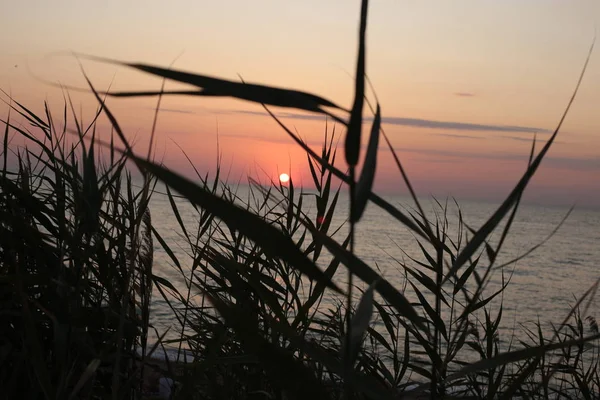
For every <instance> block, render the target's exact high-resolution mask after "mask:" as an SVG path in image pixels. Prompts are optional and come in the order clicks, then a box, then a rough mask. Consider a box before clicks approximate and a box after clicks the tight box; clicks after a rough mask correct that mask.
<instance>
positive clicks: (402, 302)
mask: <svg viewBox="0 0 600 400" xmlns="http://www.w3.org/2000/svg"><path fill="white" fill-rule="evenodd" d="M304 225H305V226H306V227H307V228H308V229H310V230H311V232H312V233H313V235H314V237H315V238H316V239H317V240H319V241H321V242H322V243H323V245H324V246H325V247H327V249H328V250H329V251H330V252H331V254H333V256H335V257H337V258H339V259H340V261H341V262H342V264H344V265H345V266H346V267H347V268H348V269H349V270H350V271H351V272H352V273H353V274H354V275H356V276H357V277H359V278H360V279H362V280H363V281H364V282H367V283H368V284H369V285H371V284H373V283H374V282H376V281H379V283H378V285H377V292H378V293H379V294H380V295H381V296H383V298H384V299H386V300H387V301H388V302H389V304H390V305H391V306H392V307H394V308H395V309H396V310H398V312H399V313H400V314H402V315H403V316H404V317H406V318H407V319H408V320H409V321H411V322H412V323H413V324H415V325H416V326H418V327H420V328H421V329H423V328H424V326H423V323H422V321H421V318H420V317H419V315H418V314H417V312H416V311H415V309H414V308H413V306H412V305H411V304H410V302H409V301H408V300H407V299H406V297H404V295H403V294H402V293H400V292H399V291H398V290H397V289H396V288H395V287H394V286H392V285H391V284H390V283H389V282H388V281H387V280H385V279H384V278H382V277H381V276H380V275H379V274H378V273H377V272H376V271H375V270H373V268H371V267H370V266H368V265H367V264H366V263H365V262H364V261H362V260H361V259H360V258H358V257H357V256H356V255H354V254H352V253H351V252H350V251H348V250H346V249H345V248H343V247H342V246H341V245H340V244H339V243H337V242H336V241H335V240H333V239H332V238H330V237H328V236H327V235H324V234H323V233H321V232H319V231H318V230H316V229H314V228H312V227H311V226H310V224H307V223H304Z"/></svg>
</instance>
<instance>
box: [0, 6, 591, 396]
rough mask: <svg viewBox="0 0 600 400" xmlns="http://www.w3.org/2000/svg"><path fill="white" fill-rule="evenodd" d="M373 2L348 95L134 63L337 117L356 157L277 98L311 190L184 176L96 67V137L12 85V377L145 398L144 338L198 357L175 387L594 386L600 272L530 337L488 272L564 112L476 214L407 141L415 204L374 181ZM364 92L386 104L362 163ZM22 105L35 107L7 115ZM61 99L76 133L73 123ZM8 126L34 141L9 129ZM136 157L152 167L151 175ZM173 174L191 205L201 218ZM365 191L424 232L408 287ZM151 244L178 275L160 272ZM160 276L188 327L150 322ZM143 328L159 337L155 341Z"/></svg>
mask: <svg viewBox="0 0 600 400" xmlns="http://www.w3.org/2000/svg"><path fill="white" fill-rule="evenodd" d="M366 3H367V2H366V1H363V5H362V11H361V26H360V34H359V42H360V45H359V51H358V61H357V70H356V87H355V98H354V103H353V107H352V109H351V110H344V109H342V108H341V107H338V106H336V105H335V104H333V103H332V102H330V101H328V100H325V99H322V98H320V97H318V96H315V95H311V94H308V93H303V92H297V91H290V90H285V89H277V88H272V87H265V86H260V85H252V84H247V83H243V82H242V83H238V82H232V81H224V80H220V79H215V78H209V77H205V76H201V75H195V74H187V73H182V72H178V71H174V70H170V69H162V68H158V67H154V66H149V65H144V64H122V65H125V66H127V67H131V68H136V69H138V70H141V71H145V72H147V73H151V74H154V75H157V76H160V77H162V78H164V79H170V80H175V81H178V82H184V83H188V84H190V85H192V86H195V87H196V89H194V90H190V91H189V92H178V93H177V94H180V95H181V94H187V95H197V96H231V97H236V98H239V99H242V100H247V101H252V102H256V103H259V104H262V105H263V106H264V107H265V109H266V110H267V111H269V113H270V110H269V108H267V107H268V106H280V107H291V108H295V109H299V110H303V111H310V112H316V113H322V114H325V115H327V116H328V117H329V118H331V119H333V120H334V121H336V124H338V126H342V127H343V128H344V135H345V136H344V139H345V146H344V156H345V160H346V163H347V165H348V168H349V169H348V173H344V172H342V171H340V170H339V169H337V168H336V167H334V159H335V158H336V150H335V149H334V148H332V143H333V134H331V133H329V138H327V133H328V132H326V138H325V141H324V146H323V149H322V152H321V153H320V154H319V153H316V152H314V151H313V150H312V149H310V148H309V147H307V146H306V145H305V144H304V143H303V142H302V141H301V140H300V139H299V138H298V137H297V136H296V135H295V134H294V133H293V132H292V131H290V130H289V129H288V128H287V127H286V126H285V125H284V124H283V123H282V122H281V121H279V120H278V119H277V117H276V116H275V115H274V114H271V115H272V116H273V118H274V119H275V120H276V121H277V122H278V123H279V124H280V125H281V127H282V129H283V130H284V131H285V132H286V133H287V134H289V135H290V136H291V137H292V138H293V140H295V141H296V142H297V143H298V144H299V145H300V146H302V147H303V148H304V149H305V150H306V152H307V162H308V165H309V168H310V171H311V174H312V178H313V180H314V184H315V186H316V190H315V191H312V192H311V194H310V196H309V195H306V193H299V191H298V189H296V188H294V185H293V182H290V183H289V185H288V186H281V185H279V184H272V185H270V186H267V187H265V186H262V185H259V184H257V183H255V184H254V185H253V186H252V190H251V196H250V197H249V198H244V199H241V198H238V197H237V195H236V193H235V192H234V191H232V190H230V187H229V186H227V184H226V183H225V182H223V181H222V180H221V177H220V175H219V169H218V168H217V171H216V174H215V176H212V177H209V176H208V175H205V176H202V175H198V177H197V178H198V179H196V180H195V181H191V180H188V179H186V178H183V177H182V176H180V175H178V174H176V173H175V172H172V171H170V170H168V169H167V168H165V167H164V166H162V165H160V164H157V163H154V162H152V161H151V160H150V159H149V157H147V158H143V157H140V156H137V155H135V154H134V153H133V150H132V149H131V147H130V145H129V144H128V142H127V140H126V138H125V135H124V133H123V132H122V131H121V129H120V127H119V125H118V122H117V121H116V119H115V118H114V117H113V115H112V113H111V112H110V110H109V108H108V107H107V105H106V104H105V103H104V101H103V99H102V98H101V95H102V94H101V93H98V92H97V91H96V90H95V89H94V88H93V86H92V84H91V82H90V89H91V90H92V91H93V92H94V94H95V95H96V97H97V98H98V100H99V102H100V105H101V107H100V108H99V112H98V115H100V114H102V113H103V114H105V115H106V116H107V117H108V118H109V120H111V122H112V124H113V128H114V132H115V135H114V137H113V139H111V142H110V143H97V142H98V141H97V140H95V120H94V121H93V122H92V123H91V124H90V125H89V126H82V125H81V123H80V122H81V121H78V120H77V118H76V116H75V112H72V113H69V112H68V107H67V106H65V110H64V114H63V115H61V121H60V122H57V121H56V120H55V117H54V116H53V115H52V114H51V112H50V111H49V108H48V107H46V108H45V114H44V115H39V116H38V115H35V114H34V113H33V112H31V111H30V110H29V109H27V108H26V107H25V106H23V105H21V104H19V103H18V102H17V101H15V100H12V99H9V105H10V109H11V112H12V113H13V118H12V119H11V116H10V115H9V116H8V118H7V119H6V120H5V121H3V122H4V125H5V130H4V137H3V146H2V158H1V161H2V163H3V164H2V170H1V173H0V215H1V218H0V229H1V232H0V313H1V319H0V321H1V322H0V386H1V388H2V394H0V396H2V397H3V398H35V399H38V398H40V399H42V398H44V399H66V398H88V399H94V398H111V399H130V398H140V397H141V396H142V394H143V392H144V391H145V389H147V388H145V387H144V384H143V379H141V376H145V374H147V373H148V372H147V371H148V370H150V369H153V368H156V367H155V366H154V365H151V364H152V363H150V362H149V361H150V360H151V358H152V356H156V355H158V354H161V353H163V352H164V351H165V348H166V347H171V348H172V347H176V348H177V347H179V348H185V349H188V351H187V353H186V354H189V355H192V356H193V360H192V361H189V362H185V363H184V362H178V363H172V362H165V363H163V364H162V368H163V371H162V373H163V374H164V375H166V376H170V377H172V378H173V379H175V380H176V381H177V382H178V383H177V387H176V390H174V391H173V392H172V397H173V398H180V399H196V398H197V399H202V398H219V399H221V398H223V399H225V398H226V399H230V398H231V399H235V398H240V399H245V398H255V399H259V398H273V399H292V398H298V399H305V398H313V399H321V398H323V399H334V398H345V399H351V398H356V399H362V398H365V399H387V398H390V399H391V398H403V397H406V398H416V397H419V396H421V397H423V398H427V397H429V398H452V397H459V398H477V399H479V398H488V399H490V398H502V399H506V398H512V397H521V398H536V399H537V398H542V399H546V398H557V397H559V398H563V397H564V398H598V397H599V390H600V376H599V375H598V357H597V339H598V338H599V337H600V335H599V334H598V327H597V324H596V322H595V321H594V320H593V318H588V319H587V320H582V316H585V315H588V314H587V308H588V307H589V304H590V302H591V299H592V298H593V296H594V295H595V292H596V289H597V287H598V281H596V282H595V283H594V284H593V285H592V286H591V287H590V288H589V290H588V291H586V292H585V293H583V294H582V295H581V297H580V298H579V300H578V301H577V303H576V304H575V305H574V306H573V309H572V311H571V312H570V313H569V314H568V315H566V316H565V319H564V321H558V323H557V324H556V325H554V327H553V329H552V331H551V332H543V331H542V329H541V326H539V325H538V326H537V328H536V329H535V330H531V331H528V332H527V335H528V337H529V340H528V341H519V342H517V341H515V342H513V341H512V340H511V338H502V340H501V338H499V325H500V322H501V319H502V307H501V306H499V307H498V306H496V307H491V304H492V302H494V301H495V302H496V304H497V303H498V301H499V300H501V296H502V291H503V290H504V288H505V287H506V285H508V281H509V279H508V278H507V279H506V280H504V282H505V284H504V286H502V287H501V288H500V289H497V290H496V289H494V290H491V291H490V290H488V289H489V288H488V284H489V283H490V279H491V276H492V274H493V273H494V272H495V273H500V274H503V272H502V271H503V268H505V267H507V266H511V265H512V262H509V263H505V264H504V265H501V264H499V263H498V262H497V255H498V253H499V252H500V251H501V248H502V245H503V243H504V239H505V237H506V235H507V234H508V233H509V230H510V227H511V223H512V221H513V219H514V217H515V213H516V211H517V209H518V206H519V202H520V199H521V196H522V194H523V191H524V190H525V188H526V187H527V184H528V182H529V180H530V179H531V177H532V176H533V175H534V173H535V171H536V170H537V168H538V167H539V165H540V162H541V161H542V159H543V157H544V155H545V154H546V152H547V151H548V149H549V148H550V146H551V145H552V142H553V141H554V138H555V137H556V135H557V133H558V130H559V128H560V124H559V126H558V127H557V129H556V131H555V133H554V134H553V135H552V137H551V138H550V139H549V141H548V142H546V143H545V144H544V145H543V146H542V148H541V150H540V151H539V152H537V153H536V151H535V145H534V146H532V152H531V158H530V162H529V165H528V167H527V170H526V172H525V173H524V175H523V177H522V178H521V179H520V180H519V182H518V183H517V184H516V186H515V188H514V190H513V191H512V192H511V193H510V194H509V195H508V197H507V198H506V200H505V201H504V202H503V203H502V205H501V206H500V207H499V208H498V209H497V211H496V212H495V213H494V214H493V215H491V216H490V218H489V220H488V221H487V222H486V223H485V224H484V225H483V226H482V227H480V228H479V229H472V228H471V227H468V226H467V225H466V224H465V223H464V222H463V220H462V218H461V219H460V220H459V223H458V226H455V227H450V226H449V222H448V219H447V218H446V211H447V206H446V205H445V204H441V203H438V210H437V212H436V213H434V215H433V217H432V216H430V215H426V214H425V212H424V211H423V208H422V207H421V205H420V203H419V201H418V199H417V197H416V196H414V194H413V193H412V188H411V186H410V183H409V180H408V178H407V176H406V174H405V172H404V170H403V168H402V164H401V160H400V159H399V158H397V157H396V158H395V159H396V162H397V165H398V168H399V171H400V173H401V176H402V178H403V180H404V182H405V183H406V185H407V186H408V188H409V190H410V191H411V194H413V199H414V202H415V211H413V212H410V213H407V212H405V211H401V210H400V209H398V208H396V207H395V206H393V205H392V204H390V203H388V202H386V201H385V200H384V199H382V198H381V197H379V196H377V195H376V194H375V193H373V192H372V191H371V186H372V182H373V177H374V174H375V167H376V158H377V148H378V142H379V138H380V135H381V136H383V138H384V140H385V142H386V144H387V146H389V147H390V150H392V153H393V149H392V148H391V145H390V143H389V141H388V139H387V137H386V135H385V132H384V131H383V129H382V127H381V126H380V125H379V122H380V113H381V111H380V106H379V104H377V105H376V106H375V107H371V104H370V103H369V102H368V101H367V100H366V97H365V30H366V14H367V4H366ZM102 61H108V62H112V61H110V60H102ZM582 76H583V74H582ZM580 80H581V79H580ZM88 82H89V81H88ZM578 85H579V84H578ZM166 94H169V93H167V92H164V91H162V90H161V91H157V92H154V93H153V92H148V93H108V94H107V95H109V96H147V95H153V96H158V98H159V104H160V98H161V96H162V95H166ZM571 102H572V100H571ZM571 102H569V106H570V104H571ZM364 103H366V105H367V106H368V107H369V108H370V110H371V111H372V112H373V114H374V116H375V118H374V121H373V125H372V129H371V131H370V136H369V145H368V148H367V151H366V156H365V158H364V163H363V168H362V170H361V171H360V173H359V172H358V171H357V168H356V166H357V164H358V160H359V158H360V151H359V150H360V137H361V127H362V113H363V107H364ZM158 109H159V107H158V106H157V112H158ZM567 111H568V107H567ZM14 113H17V114H19V118H24V119H25V120H27V121H28V123H29V125H30V126H29V127H24V126H22V125H16V124H13V122H12V121H14ZM68 115H71V118H72V119H73V123H72V125H74V127H75V128H74V131H75V132H76V133H77V135H78V138H79V139H80V140H75V141H73V140H71V139H72V138H73V135H72V134H71V133H69V132H68V131H67V129H66V125H67V119H68ZM339 115H343V116H342V117H340V116H339ZM565 115H566V112H565ZM563 118H564V117H563ZM561 123H562V120H561ZM58 127H63V128H58ZM14 136H19V137H21V138H22V139H24V140H25V142H26V146H25V147H19V148H15V147H14V146H11V145H10V140H11V138H12V137H14ZM75 138H76V139H77V136H75ZM114 141H120V142H119V143H121V144H116V143H115V142H114ZM121 147H122V150H120V148H121ZM98 149H101V150H102V152H103V153H104V155H105V157H104V158H101V157H98ZM393 154H394V156H395V153H393ZM149 155H150V153H149ZM103 159H104V160H107V161H106V162H103V161H102V160H103ZM127 161H132V162H133V163H135V165H136V167H137V168H138V169H139V170H140V171H141V172H142V174H143V177H144V186H143V188H142V190H137V189H136V188H135V187H134V185H133V183H132V179H131V175H130V174H129V173H128V171H127V169H126V162H127ZM334 177H335V178H337V179H339V180H341V181H342V182H343V184H344V185H346V186H347V187H348V189H349V193H350V199H351V201H350V210H349V212H348V223H349V234H348V235H347V236H346V237H344V238H342V240H336V239H334V236H335V237H336V238H337V237H338V236H339V235H336V234H335V233H336V231H337V230H338V229H339V227H336V226H330V222H331V220H332V218H331V217H332V215H333V213H334V210H335V209H336V205H337V202H338V199H339V190H340V189H341V188H336V187H334V186H333V185H334V184H333V183H332V181H334V180H335V178H334ZM157 181H161V182H162V183H164V184H165V186H166V188H167V193H166V194H167V196H168V197H169V200H170V204H171V207H172V211H173V214H174V216H175V218H176V219H177V221H178V223H179V225H180V228H181V232H180V233H181V235H182V237H183V238H184V239H185V240H184V241H185V242H186V243H185V246H186V247H187V251H188V252H189V255H190V256H191V257H190V260H191V265H190V264H189V262H190V261H189V260H188V259H187V258H186V259H185V260H182V259H179V258H178V257H177V256H176V255H175V252H174V251H172V249H171V248H169V245H168V244H167V243H166V241H165V240H163V238H162V237H161V234H160V230H159V229H156V227H154V226H153V225H152V221H151V217H150V210H149V208H148V203H149V199H150V197H151V196H152V194H153V187H154V185H155V183H156V182H157ZM346 186H344V187H346ZM173 192H177V193H178V195H177V196H180V197H183V198H184V199H185V200H186V201H187V202H188V203H189V204H191V205H192V206H193V207H194V209H195V212H196V214H197V216H196V220H197V221H198V224H197V227H196V229H195V230H194V231H190V230H189V221H184V220H183V219H182V217H181V214H180V212H179V206H178V204H180V198H176V197H175V195H174V194H173ZM369 201H370V202H372V203H373V204H372V206H376V207H380V208H381V209H382V210H384V211H385V212H387V213H388V214H389V215H390V220H392V219H393V220H395V221H397V223H399V224H402V225H403V226H404V227H406V229H408V230H410V231H411V232H412V233H413V234H414V236H415V240H418V241H419V246H420V247H421V249H422V258H419V259H417V258H414V259H410V260H409V261H408V262H407V263H400V267H401V268H402V270H403V272H404V273H405V276H406V278H407V279H406V282H407V285H406V286H405V287H394V286H393V285H392V284H390V283H389V282H388V281H387V280H386V279H384V278H383V277H382V276H381V275H380V274H379V272H378V271H377V269H376V268H373V266H370V265H368V264H367V263H365V262H364V261H362V260H361V259H360V258H359V257H358V256H357V255H356V254H355V252H354V232H355V229H356V228H357V227H360V224H359V221H360V218H361V216H362V213H363V211H364V208H365V206H366V204H367V202H369ZM307 210H310V212H309V211H307ZM494 232H496V237H497V240H495V241H491V240H490V236H491V234H492V233H494ZM157 247H159V248H161V249H163V250H164V251H165V252H166V253H167V254H168V256H169V257H170V260H171V262H172V264H173V266H174V267H175V268H176V269H177V270H178V271H179V272H180V273H181V277H182V278H184V281H185V284H186V287H187V290H186V291H184V292H181V291H178V290H177V289H176V288H175V286H173V285H172V284H171V283H170V282H169V281H168V280H166V279H165V278H163V277H160V276H156V275H155V274H154V273H153V268H152V266H153V250H154V249H155V248H157ZM532 250H535V249H532ZM515 261H516V260H514V261H513V262H515ZM317 265H318V266H317ZM153 287H154V288H155V289H157V292H158V293H160V295H161V297H162V298H163V299H164V300H165V301H166V302H168V304H169V306H170V307H171V309H172V312H173V316H174V319H176V324H175V325H176V328H173V329H177V330H178V331H179V332H180V334H179V335H178V336H179V338H178V339H176V340H173V339H170V340H168V341H167V340H166V339H165V336H166V334H167V332H159V331H155V329H154V328H153V327H152V326H150V324H149V306H150V300H151V293H152V292H153ZM197 293H201V294H202V297H201V298H202V300H201V302H200V304H198V303H197V302H196V301H195V300H193V299H196V298H197V296H195V295H196V294H197ZM324 304H326V306H324ZM500 304H501V301H500ZM149 331H150V332H149ZM149 333H152V334H154V335H155V336H156V337H158V340H155V341H152V342H151V343H148V342H149V341H148V335H149ZM500 343H510V345H507V346H501V345H500Z"/></svg>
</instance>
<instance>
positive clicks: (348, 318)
mask: <svg viewBox="0 0 600 400" xmlns="http://www.w3.org/2000/svg"><path fill="white" fill-rule="evenodd" d="M349 188H350V253H352V254H354V229H355V222H354V217H353V215H354V199H355V191H356V179H355V167H354V166H350V185H349ZM353 286H354V282H353V275H352V270H351V269H350V268H348V290H347V297H346V346H345V347H346V348H345V352H344V358H345V360H344V366H345V379H344V393H345V396H344V398H345V399H346V400H348V399H350V379H351V374H352V370H353V366H352V362H351V358H352V357H351V354H350V340H351V338H352V288H353Z"/></svg>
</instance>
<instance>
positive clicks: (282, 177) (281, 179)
mask: <svg viewBox="0 0 600 400" xmlns="http://www.w3.org/2000/svg"><path fill="white" fill-rule="evenodd" d="M289 180H290V176H289V175H288V174H286V173H285V172H284V173H283V174H281V175H279V182H281V183H288V182H289Z"/></svg>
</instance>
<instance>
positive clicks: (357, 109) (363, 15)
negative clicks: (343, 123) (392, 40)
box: [345, 0, 369, 167]
mask: <svg viewBox="0 0 600 400" xmlns="http://www.w3.org/2000/svg"><path fill="white" fill-rule="evenodd" d="M368 8H369V1H368V0H363V1H362V5H361V10H360V29H359V33H358V58H357V61H356V77H355V81H354V103H353V105H352V111H351V113H350V121H349V122H348V132H347V133H346V147H345V150H346V162H347V163H348V165H349V166H351V167H353V166H355V165H356V164H357V163H358V158H359V153H360V136H361V130H362V111H363V103H364V97H365V46H366V44H365V35H366V32H367V11H368Z"/></svg>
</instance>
